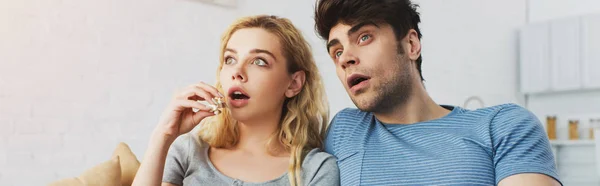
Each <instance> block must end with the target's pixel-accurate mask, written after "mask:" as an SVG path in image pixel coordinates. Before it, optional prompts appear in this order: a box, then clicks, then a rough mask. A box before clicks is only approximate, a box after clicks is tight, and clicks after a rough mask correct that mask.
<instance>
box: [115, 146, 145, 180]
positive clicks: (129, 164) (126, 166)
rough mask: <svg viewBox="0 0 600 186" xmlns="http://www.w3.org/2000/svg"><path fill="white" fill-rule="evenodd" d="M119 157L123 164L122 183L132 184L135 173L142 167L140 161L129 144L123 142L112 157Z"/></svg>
mask: <svg viewBox="0 0 600 186" xmlns="http://www.w3.org/2000/svg"><path fill="white" fill-rule="evenodd" d="M117 156H118V157H119V158H120V164H121V185H122V186H131V183H132V182H133V178H135V174H136V173H137V171H138V169H139V168H140V162H139V161H138V160H137V158H136V157H135V155H134V154H133V152H131V149H130V148H129V146H128V145H127V144H125V143H123V142H121V143H119V145H117V148H116V149H115V152H114V153H113V155H112V157H113V158H114V157H117Z"/></svg>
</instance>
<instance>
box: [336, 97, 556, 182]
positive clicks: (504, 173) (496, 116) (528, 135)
mask: <svg viewBox="0 0 600 186" xmlns="http://www.w3.org/2000/svg"><path fill="white" fill-rule="evenodd" d="M444 107H445V108H447V109H450V110H452V111H451V112H450V113H449V114H448V115H446V116H444V117H442V118H440V119H435V120H431V121H425V122H420V123H414V124H408V125H405V124H386V123H382V122H380V121H379V120H377V119H376V118H375V116H374V115H373V114H372V113H369V112H362V111H360V110H357V109H350V108H347V109H344V110H342V111H340V112H339V113H338V114H336V116H335V117H334V118H333V120H332V122H331V125H330V128H329V130H328V133H327V138H326V140H325V151H327V152H328V153H330V154H333V155H334V156H336V157H337V159H338V160H337V161H338V166H339V169H340V178H341V183H342V185H496V184H498V182H500V180H502V179H504V178H506V177H508V176H511V175H515V174H519V173H539V174H545V175H548V176H550V177H552V178H554V179H556V180H558V174H557V172H556V166H555V164H554V163H555V162H554V156H553V154H552V151H551V148H550V143H549V141H548V138H547V136H546V133H545V131H544V128H543V127H542V125H541V124H540V122H539V120H538V119H537V118H536V117H535V116H534V115H533V114H532V113H531V112H529V111H527V110H526V109H524V108H522V107H520V106H517V105H515V104H505V105H498V106H494V107H488V108H483V109H478V110H473V111H472V110H466V109H463V108H460V107H449V106H444Z"/></svg>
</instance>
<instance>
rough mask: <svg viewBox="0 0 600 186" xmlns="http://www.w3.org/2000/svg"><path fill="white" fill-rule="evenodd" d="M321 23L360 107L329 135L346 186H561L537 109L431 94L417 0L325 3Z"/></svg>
mask: <svg viewBox="0 0 600 186" xmlns="http://www.w3.org/2000/svg"><path fill="white" fill-rule="evenodd" d="M315 21H316V26H315V27H316V30H317V32H318V33H319V35H320V36H321V37H322V38H324V39H325V40H326V41H327V50H328V52H329V54H330V56H331V58H332V59H333V62H334V64H335V66H336V69H337V70H336V71H337V75H338V77H339V78H340V80H341V82H342V83H343V84H344V87H345V88H346V91H347V92H348V94H349V95H350V98H351V99H352V101H353V102H354V104H355V105H356V106H357V107H358V109H345V110H342V111H341V112H339V113H337V114H336V116H335V117H334V118H333V121H332V123H331V126H330V128H329V131H328V134H327V138H326V141H325V150H326V151H327V152H329V153H331V154H333V155H335V156H336V157H337V158H338V165H339V168H340V176H341V183H342V185H500V186H507V185H510V186H515V185H516V186H519V185H528V186H536V185H560V182H559V181H558V175H557V173H556V167H555V164H554V157H553V154H552V151H551V149H550V145H549V141H548V139H547V137H546V134H545V132H544V129H543V127H542V126H541V124H540V122H539V120H537V119H536V117H535V116H534V115H533V114H532V113H531V112H529V111H527V110H526V109H524V108H522V107H519V106H517V105H514V104H505V105H499V106H494V107H488V108H483V109H478V110H474V111H470V110H466V109H463V108H459V107H453V106H445V105H444V106H441V105H438V104H437V103H435V102H434V101H433V99H432V98H431V97H429V95H428V94H427V92H426V90H425V88H424V86H423V83H422V81H423V76H422V73H421V61H422V58H421V42H420V38H421V33H420V31H419V26H418V23H419V22H420V17H419V14H418V13H417V11H416V5H414V4H412V3H411V2H410V0H319V1H318V2H317V6H316V12H315Z"/></svg>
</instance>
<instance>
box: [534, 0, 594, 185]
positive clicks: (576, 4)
mask: <svg viewBox="0 0 600 186" xmlns="http://www.w3.org/2000/svg"><path fill="white" fill-rule="evenodd" d="M599 13H600V1H597V0H571V1H561V0H529V1H528V16H527V17H528V22H529V23H536V22H546V21H550V20H555V19H561V18H566V17H573V16H581V15H589V14H599ZM527 106H528V108H529V109H530V110H531V111H532V112H533V113H534V114H536V115H537V116H538V117H539V118H540V119H541V120H542V121H543V123H545V118H546V116H548V115H556V116H557V117H558V123H557V126H558V130H557V135H558V138H559V139H567V138H568V135H567V133H568V129H567V122H568V120H569V119H583V118H588V117H599V118H600V90H588V91H568V92H559V93H551V94H537V95H531V96H529V98H528V101H527ZM585 123H587V121H581V125H582V126H580V127H586V124H585ZM584 136H585V135H584ZM596 137H598V136H596ZM595 156H598V155H597V154H595V151H594V145H587V146H585V145H583V146H565V147H561V148H560V150H559V151H558V162H557V163H558V167H559V172H560V174H561V178H562V179H563V180H562V181H563V182H564V184H565V185H598V184H600V177H598V176H597V175H598V174H597V172H598V168H597V167H596V163H595V161H596V159H595Z"/></svg>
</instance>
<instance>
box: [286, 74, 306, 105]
mask: <svg viewBox="0 0 600 186" xmlns="http://www.w3.org/2000/svg"><path fill="white" fill-rule="evenodd" d="M305 81H306V73H304V71H302V70H300V71H297V72H294V74H292V81H291V82H290V85H289V86H288V89H287V90H286V91H285V97H287V98H292V97H294V96H296V95H298V93H300V91H301V90H302V87H304V82H305Z"/></svg>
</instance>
